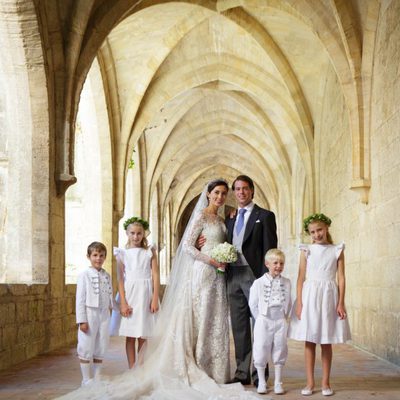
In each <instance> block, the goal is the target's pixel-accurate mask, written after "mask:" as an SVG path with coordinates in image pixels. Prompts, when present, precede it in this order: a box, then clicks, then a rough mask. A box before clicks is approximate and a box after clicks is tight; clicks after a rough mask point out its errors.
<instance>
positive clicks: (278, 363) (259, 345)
mask: <svg viewBox="0 0 400 400" xmlns="http://www.w3.org/2000/svg"><path fill="white" fill-rule="evenodd" d="M284 264H285V254H284V253H283V252H282V251H281V250H278V249H270V250H268V252H267V254H266V255H265V266H266V267H267V268H268V272H266V273H265V274H264V275H263V276H262V277H261V278H259V279H257V280H255V281H254V283H253V285H252V287H251V288H250V296H249V307H250V310H251V313H252V315H253V317H254V319H255V321H256V322H255V325H254V344H253V360H254V366H255V368H256V369H257V374H258V387H257V392H258V393H267V382H266V381H265V366H266V364H267V362H272V363H273V364H274V366H275V384H274V392H275V394H283V393H284V392H285V391H284V389H283V386H282V367H283V366H284V365H285V362H286V358H287V354H288V348H287V328H288V323H287V318H288V315H289V312H290V309H291V303H292V302H291V294H290V292H291V284H290V280H289V279H287V278H284V277H283V276H281V273H282V271H283V268H284Z"/></svg>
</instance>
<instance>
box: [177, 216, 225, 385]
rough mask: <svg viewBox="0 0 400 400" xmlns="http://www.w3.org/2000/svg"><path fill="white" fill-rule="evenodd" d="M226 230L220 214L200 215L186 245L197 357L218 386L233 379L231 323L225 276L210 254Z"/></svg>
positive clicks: (223, 238) (221, 239)
mask: <svg viewBox="0 0 400 400" xmlns="http://www.w3.org/2000/svg"><path fill="white" fill-rule="evenodd" d="M200 234H201V235H203V236H204V237H205V238H206V243H205V245H204V246H203V247H202V249H201V251H199V250H198V249H196V247H195V244H196V240H197V238H198V237H199V236H200ZM225 238H226V227H225V224H224V222H223V220H222V219H221V218H220V217H219V216H217V215H210V214H206V213H205V212H202V213H200V215H199V217H198V218H197V219H196V220H195V221H194V223H193V225H192V228H191V229H190V231H189V232H188V237H187V240H186V241H185V242H184V243H183V251H185V252H188V253H189V254H191V255H192V256H193V258H194V259H195V262H194V264H193V267H192V268H193V271H192V309H193V311H192V315H193V344H194V356H195V361H196V364H197V365H198V367H200V368H201V369H202V370H203V371H204V372H206V373H207V375H209V376H210V377H211V378H213V379H214V380H215V381H216V382H217V383H226V382H228V381H229V380H230V373H229V362H230V360H229V323H228V318H229V317H228V301H227V296H226V284H225V276H224V275H223V274H217V272H216V269H215V268H214V267H213V266H211V265H210V264H209V262H210V255H209V254H210V252H211V250H212V249H213V248H214V247H215V246H216V245H218V244H219V243H223V242H224V241H225Z"/></svg>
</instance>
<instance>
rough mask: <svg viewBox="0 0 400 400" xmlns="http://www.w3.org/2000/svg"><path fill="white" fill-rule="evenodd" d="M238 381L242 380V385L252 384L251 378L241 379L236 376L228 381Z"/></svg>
mask: <svg viewBox="0 0 400 400" xmlns="http://www.w3.org/2000/svg"><path fill="white" fill-rule="evenodd" d="M238 382H240V383H241V384H242V385H250V383H251V381H250V379H249V378H248V379H240V378H236V376H235V377H234V378H233V379H232V380H231V381H229V382H228V383H238Z"/></svg>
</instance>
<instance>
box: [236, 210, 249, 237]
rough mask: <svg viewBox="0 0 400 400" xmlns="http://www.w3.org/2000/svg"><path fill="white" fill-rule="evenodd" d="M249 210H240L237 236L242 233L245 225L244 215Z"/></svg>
mask: <svg viewBox="0 0 400 400" xmlns="http://www.w3.org/2000/svg"><path fill="white" fill-rule="evenodd" d="M246 211H247V210H246V209H245V208H241V209H240V210H239V217H238V221H237V224H236V235H239V234H240V231H241V230H242V229H243V225H244V214H245V212H246Z"/></svg>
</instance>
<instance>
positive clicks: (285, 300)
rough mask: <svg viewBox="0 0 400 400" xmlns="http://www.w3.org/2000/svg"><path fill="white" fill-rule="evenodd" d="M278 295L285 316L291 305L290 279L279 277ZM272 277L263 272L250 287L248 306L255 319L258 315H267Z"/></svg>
mask: <svg viewBox="0 0 400 400" xmlns="http://www.w3.org/2000/svg"><path fill="white" fill-rule="evenodd" d="M279 279H280V297H281V304H282V306H283V311H284V314H285V317H286V318H287V317H288V315H289V313H290V309H291V307H292V300H291V283H290V280H289V279H287V278H285V277H283V276H281V277H280V278H279ZM272 280H273V278H272V277H271V275H269V274H264V275H263V276H262V277H261V278H258V279H256V280H255V281H254V282H253V285H252V286H251V288H250V296H249V307H250V311H251V313H252V315H253V317H254V318H255V319H257V317H258V315H259V314H261V315H264V316H266V315H267V312H268V305H269V300H270V297H271V290H272Z"/></svg>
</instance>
